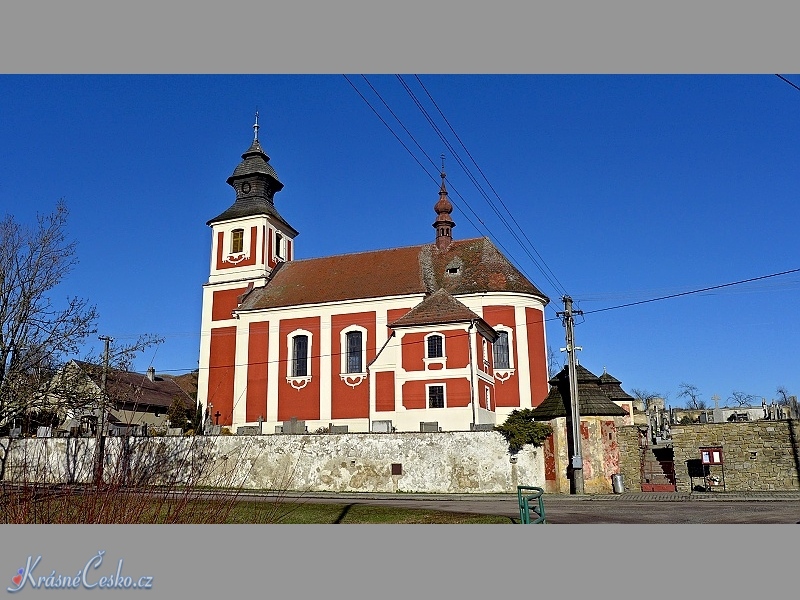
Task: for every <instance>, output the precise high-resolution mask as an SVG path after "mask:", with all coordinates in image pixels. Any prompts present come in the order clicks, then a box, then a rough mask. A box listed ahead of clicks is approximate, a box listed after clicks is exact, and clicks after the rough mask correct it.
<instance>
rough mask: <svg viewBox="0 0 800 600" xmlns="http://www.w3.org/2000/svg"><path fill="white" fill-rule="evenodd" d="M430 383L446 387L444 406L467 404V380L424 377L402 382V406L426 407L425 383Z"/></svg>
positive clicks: (409, 407) (410, 407)
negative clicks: (421, 379) (424, 378)
mask: <svg viewBox="0 0 800 600" xmlns="http://www.w3.org/2000/svg"><path fill="white" fill-rule="evenodd" d="M430 383H436V384H442V385H444V386H445V387H446V391H445V407H450V408H452V407H456V406H469V380H468V379H464V378H457V379H433V378H432V379H426V380H423V381H407V382H405V383H404V384H403V389H402V394H403V406H405V407H406V408H407V409H413V408H427V406H428V396H427V394H426V389H425V385H426V384H430Z"/></svg>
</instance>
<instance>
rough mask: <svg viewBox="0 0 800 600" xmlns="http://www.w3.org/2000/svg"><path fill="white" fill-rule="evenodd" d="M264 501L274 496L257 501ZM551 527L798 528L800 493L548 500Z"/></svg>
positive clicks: (478, 507)
mask: <svg viewBox="0 0 800 600" xmlns="http://www.w3.org/2000/svg"><path fill="white" fill-rule="evenodd" d="M282 497H283V499H284V500H285V501H287V502H309V503H337V504H371V505H388V506H398V507H404V508H420V509H433V510H444V511H451V512H465V513H479V514H493V515H502V516H507V517H509V518H510V519H513V520H514V521H515V522H516V521H518V520H519V508H518V505H517V497H516V496H515V495H510V494H495V495H474V496H473V495H445V494H441V495H440V494H397V495H391V494H333V493H313V494H312V493H309V494H303V495H296V496H292V495H288V494H284V495H283V496H282ZM259 498H263V499H264V500H274V496H273V497H271V496H268V495H259ZM544 508H545V516H546V519H547V522H548V523H550V524H581V523H629V524H691V523H694V524H711V523H720V524H744V523H753V524H798V523H800V493H793V492H782V493H779V492H776V493H773V494H748V495H743V494H725V493H719V492H715V493H709V494H698V493H695V494H679V493H675V494H670V493H652V494H639V493H637V494H617V495H604V496H588V495H587V496H567V495H559V494H545V496H544Z"/></svg>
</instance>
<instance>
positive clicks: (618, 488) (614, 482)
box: [611, 473, 625, 494]
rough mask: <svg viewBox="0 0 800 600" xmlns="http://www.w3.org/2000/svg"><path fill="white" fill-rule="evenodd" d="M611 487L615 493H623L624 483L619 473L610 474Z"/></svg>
mask: <svg viewBox="0 0 800 600" xmlns="http://www.w3.org/2000/svg"><path fill="white" fill-rule="evenodd" d="M611 487H612V488H613V489H614V493H615V494H624V493H625V483H624V482H623V480H622V474H621V473H614V474H613V475H612V476H611Z"/></svg>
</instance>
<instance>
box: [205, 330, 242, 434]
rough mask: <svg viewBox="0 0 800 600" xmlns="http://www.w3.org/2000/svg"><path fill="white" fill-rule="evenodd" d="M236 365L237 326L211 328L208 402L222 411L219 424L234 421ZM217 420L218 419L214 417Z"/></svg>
mask: <svg viewBox="0 0 800 600" xmlns="http://www.w3.org/2000/svg"><path fill="white" fill-rule="evenodd" d="M235 365H236V327H218V328H216V329H212V330H211V349H210V356H209V360H208V395H207V398H208V402H210V403H211V404H212V405H213V407H212V409H211V413H212V414H211V418H212V419H214V413H216V412H217V411H219V412H220V417H219V424H220V425H230V424H231V423H232V422H233V375H234V370H235ZM214 420H215V422H216V419H214Z"/></svg>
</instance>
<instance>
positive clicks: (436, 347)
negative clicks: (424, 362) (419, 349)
mask: <svg viewBox="0 0 800 600" xmlns="http://www.w3.org/2000/svg"><path fill="white" fill-rule="evenodd" d="M443 356H444V336H443V335H441V334H439V333H434V334H433V335H429V336H428V343H427V352H426V357H427V358H442V357H443Z"/></svg>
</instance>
